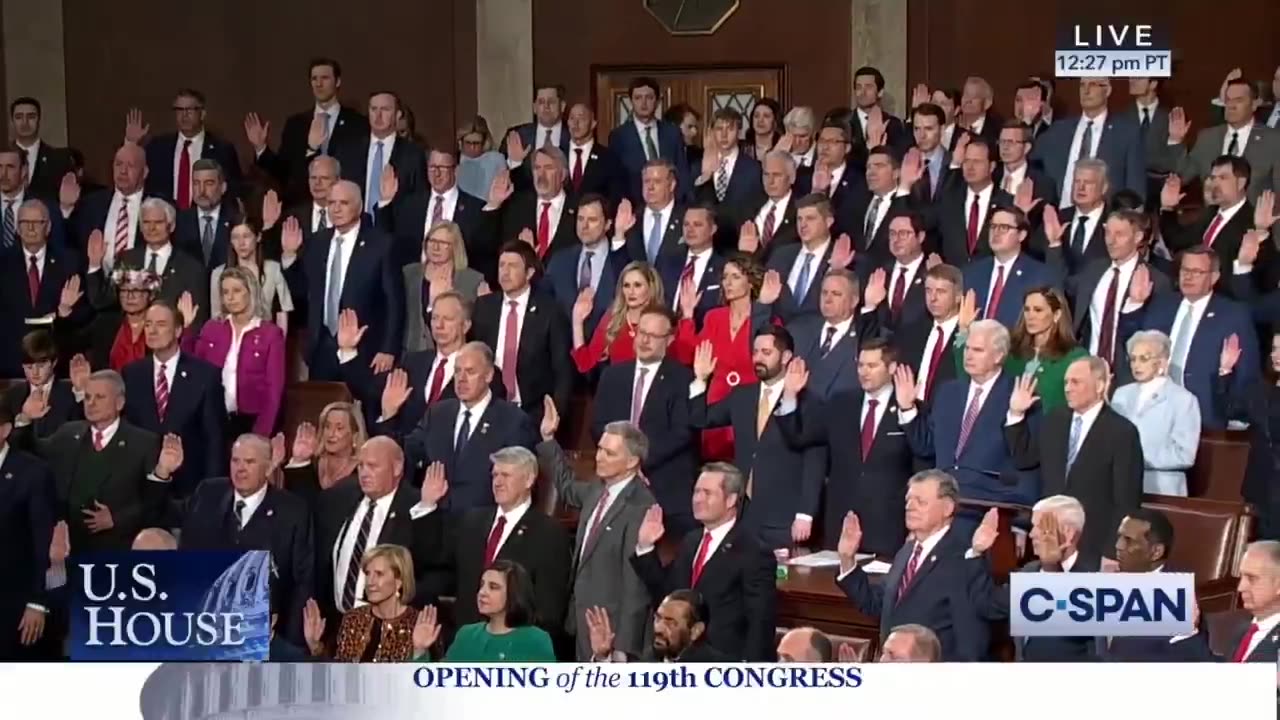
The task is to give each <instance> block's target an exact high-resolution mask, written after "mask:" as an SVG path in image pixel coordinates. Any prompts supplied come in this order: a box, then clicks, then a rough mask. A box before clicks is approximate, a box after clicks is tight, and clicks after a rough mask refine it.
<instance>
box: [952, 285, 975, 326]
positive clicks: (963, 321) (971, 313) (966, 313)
mask: <svg viewBox="0 0 1280 720" xmlns="http://www.w3.org/2000/svg"><path fill="white" fill-rule="evenodd" d="M977 319H978V294H977V293H975V292H974V291H972V290H969V291H968V292H966V293H965V294H964V297H962V298H960V314H959V316H958V319H957V322H956V326H957V327H958V328H960V329H961V330H962V331H964V332H968V331H969V326H970V325H972V324H973V322H974V321H975V320H977Z"/></svg>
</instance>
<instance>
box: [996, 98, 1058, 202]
mask: <svg viewBox="0 0 1280 720" xmlns="http://www.w3.org/2000/svg"><path fill="white" fill-rule="evenodd" d="M1034 142H1035V141H1034V138H1033V136H1032V133H1031V128H1029V127H1027V125H1026V124H1024V123H1022V122H1020V121H1018V120H1009V121H1008V122H1006V123H1005V124H1004V127H1003V128H1001V129H1000V136H999V138H998V139H997V140H996V141H995V143H993V144H992V147H995V148H997V150H998V152H999V155H1000V164H999V165H997V166H996V170H995V173H994V174H993V175H992V176H991V179H992V181H994V182H995V184H996V186H998V187H999V188H1000V189H1001V190H1003V191H1005V192H1006V193H1008V194H1009V196H1010V197H1013V198H1014V199H1015V200H1016V199H1017V196H1018V191H1019V190H1020V189H1021V188H1022V183H1023V181H1029V182H1030V183H1031V198H1032V199H1033V200H1039V201H1040V202H1042V203H1045V204H1046V205H1048V206H1051V207H1057V206H1058V191H1059V190H1060V188H1058V187H1057V186H1056V185H1054V183H1053V182H1051V181H1050V180H1049V176H1047V175H1045V174H1044V171H1043V170H1041V169H1040V168H1038V167H1035V166H1034V165H1032V164H1031V163H1030V162H1029V160H1028V157H1029V156H1030V155H1031V148H1032V147H1034ZM1040 209H1041V207H1039V206H1037V207H1036V208H1035V209H1034V210H1033V211H1032V212H1033V213H1034V215H1035V217H1036V218H1038V217H1039V212H1038V211H1039V210H1040Z"/></svg>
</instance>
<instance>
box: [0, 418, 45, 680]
mask: <svg viewBox="0 0 1280 720" xmlns="http://www.w3.org/2000/svg"><path fill="white" fill-rule="evenodd" d="M13 419H14V416H13V413H11V412H9V410H8V408H0V479H3V482H4V492H3V493H0V543H3V546H4V548H5V552H4V553H3V555H2V556H0V573H3V575H4V578H5V583H4V586H3V588H0V623H3V625H2V626H0V627H3V628H4V631H3V632H0V659H3V660H4V661H5V662H14V661H17V660H21V659H24V658H26V657H28V656H29V655H30V648H31V647H32V646H33V645H35V644H36V643H37V642H38V641H39V640H40V638H41V636H42V635H43V634H44V629H45V620H46V619H47V618H48V616H49V610H50V605H51V604H50V602H49V601H48V600H47V599H46V598H45V595H46V593H45V571H46V570H48V569H49V543H50V540H51V539H52V538H53V524H54V521H55V519H56V513H55V509H54V481H53V477H51V476H50V473H49V468H48V467H47V466H46V465H45V464H44V463H42V462H40V461H39V460H38V459H36V458H35V457H33V456H31V455H28V454H26V453H24V452H22V451H21V450H18V449H16V448H14V447H12V446H11V445H10V444H9V434H10V433H11V432H12V431H13Z"/></svg>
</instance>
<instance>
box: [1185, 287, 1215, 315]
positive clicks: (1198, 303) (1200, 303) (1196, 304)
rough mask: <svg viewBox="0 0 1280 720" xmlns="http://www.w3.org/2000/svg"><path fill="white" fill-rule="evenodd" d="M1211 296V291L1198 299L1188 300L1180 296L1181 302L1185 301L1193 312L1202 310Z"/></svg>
mask: <svg viewBox="0 0 1280 720" xmlns="http://www.w3.org/2000/svg"><path fill="white" fill-rule="evenodd" d="M1212 297H1213V293H1212V292H1210V293H1209V294H1207V295H1205V296H1204V297H1202V298H1200V299H1199V300H1190V299H1188V298H1185V297H1184V298H1182V302H1184V303H1186V304H1187V307H1189V308H1190V309H1191V310H1192V311H1193V312H1202V311H1203V310H1204V308H1205V306H1206V305H1208V304H1209V299H1210V298H1212Z"/></svg>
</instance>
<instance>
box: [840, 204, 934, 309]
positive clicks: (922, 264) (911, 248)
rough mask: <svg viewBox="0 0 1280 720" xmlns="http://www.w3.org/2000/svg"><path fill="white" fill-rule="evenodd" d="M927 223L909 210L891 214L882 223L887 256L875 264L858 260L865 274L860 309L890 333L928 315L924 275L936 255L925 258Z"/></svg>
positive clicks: (922, 217) (919, 215) (920, 216)
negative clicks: (885, 230)
mask: <svg viewBox="0 0 1280 720" xmlns="http://www.w3.org/2000/svg"><path fill="white" fill-rule="evenodd" d="M926 222H927V221H926V220H925V218H924V216H922V215H921V214H920V213H916V212H912V211H903V212H900V213H896V214H893V215H890V216H889V218H888V221H887V222H885V223H884V225H885V227H886V228H887V233H886V236H887V240H888V243H887V245H888V248H889V253H890V258H889V259H888V260H886V261H883V262H881V263H876V264H875V265H873V264H872V263H873V262H874V260H872V261H863V262H861V263H859V265H860V269H861V270H862V272H863V273H864V274H865V275H866V283H865V284H866V291H865V292H864V297H863V299H864V301H865V303H866V305H865V307H863V309H862V312H863V313H864V314H871V313H874V314H875V315H876V320H877V322H878V323H879V325H880V327H883V328H886V329H888V330H889V331H890V332H892V331H895V330H897V329H898V328H899V327H902V326H906V325H912V324H914V323H917V322H919V321H920V320H921V319H923V318H924V317H925V316H926V314H927V309H926V306H925V293H924V276H925V273H926V272H928V270H929V267H928V266H929V263H930V262H936V261H937V255H936V254H935V255H934V259H933V260H930V259H928V258H926V257H925V254H924V244H925V242H926V229H925V224H926ZM877 266H878V267H877ZM873 268H874V269H873Z"/></svg>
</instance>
